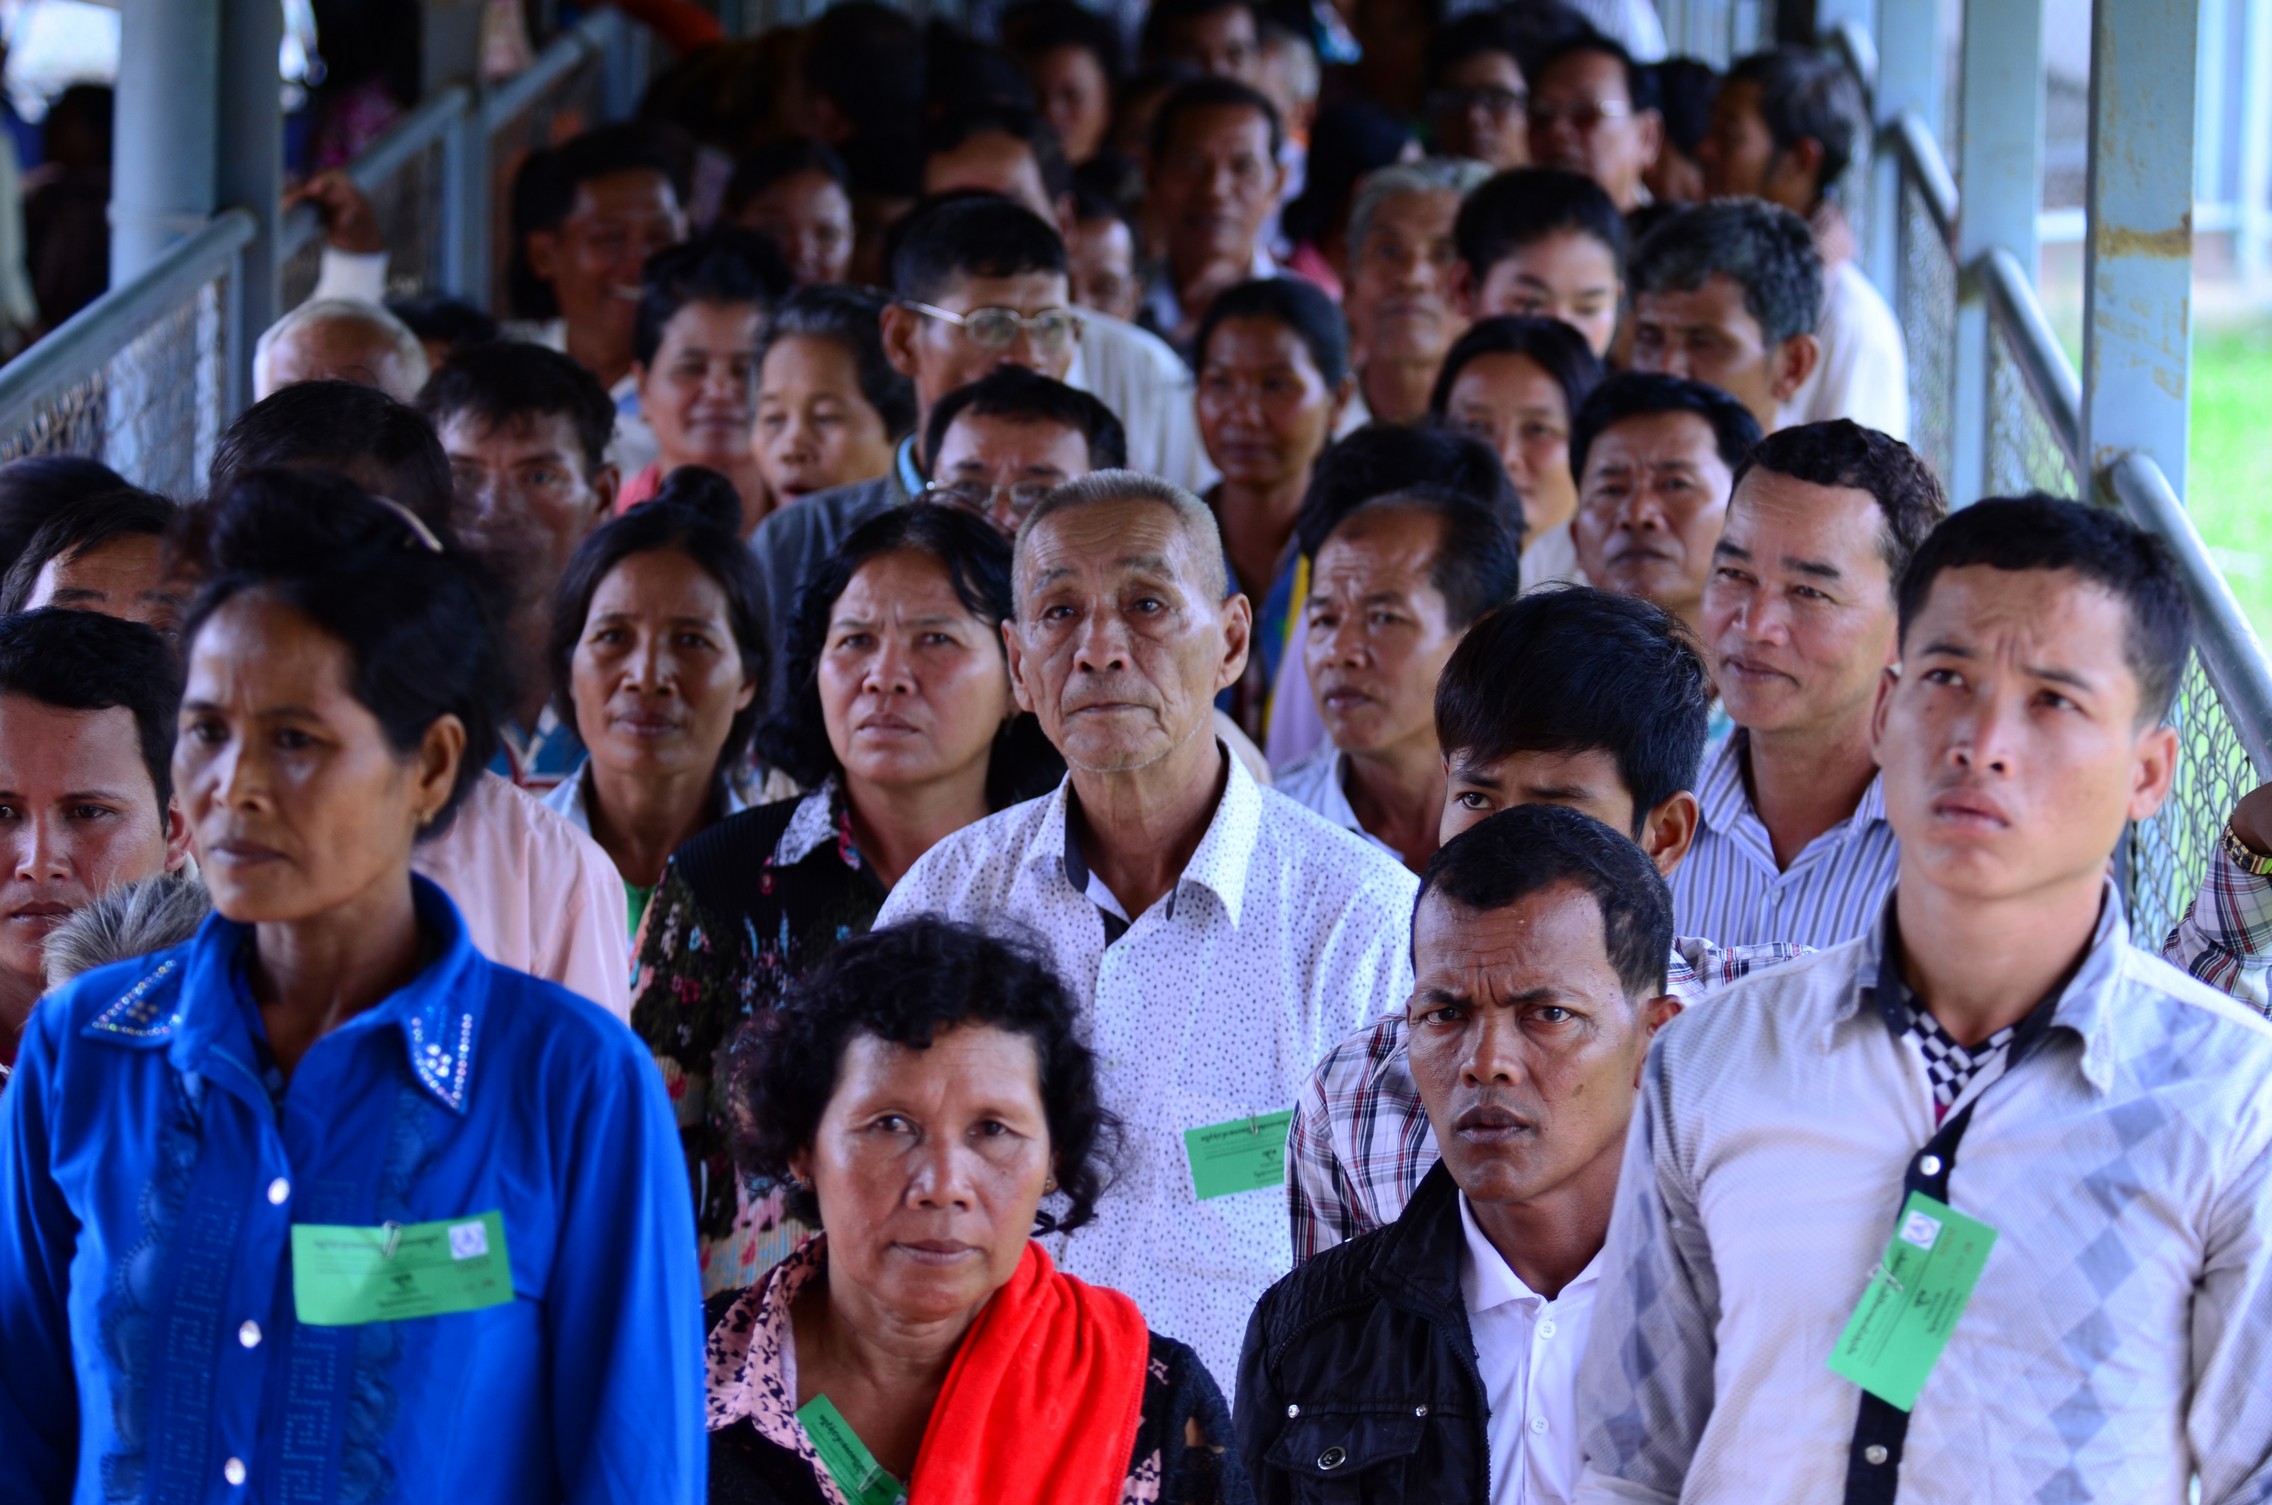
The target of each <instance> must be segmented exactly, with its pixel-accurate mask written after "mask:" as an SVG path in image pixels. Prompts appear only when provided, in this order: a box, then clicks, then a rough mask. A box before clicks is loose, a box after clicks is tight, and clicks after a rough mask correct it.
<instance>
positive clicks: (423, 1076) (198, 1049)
mask: <svg viewBox="0 0 2272 1505" xmlns="http://www.w3.org/2000/svg"><path fill="white" fill-rule="evenodd" d="M410 884H411V898H412V902H413V904H414V905H415V906H416V908H417V912H418V921H419V925H420V927H421V928H422V929H430V930H432V931H433V932H434V933H435V934H437V935H438V936H439V937H440V938H441V942H442V950H441V954H440V955H439V956H437V957H436V958H435V959H434V960H433V961H432V962H431V963H429V964H428V965H427V967H426V968H425V970H424V971H422V972H420V973H419V974H418V975H417V976H416V977H414V978H412V979H411V981H410V983H409V984H408V985H407V986H405V987H403V988H401V989H399V990H398V991H396V992H394V993H392V994H390V995H388V996H387V997H386V998H384V999H382V1000H380V1002H379V1003H378V1004H377V1006H375V1007H373V1008H370V1009H367V1010H365V1011H364V1012H363V1013H361V1014H358V1015H356V1016H355V1017H354V1018H353V1019H350V1020H348V1021H347V1022H346V1023H345V1024H342V1025H340V1026H339V1029H340V1030H343V1031H344V1030H353V1029H399V1030H400V1031H401V1032H402V1039H403V1047H404V1050H405V1053H406V1057H407V1064H408V1065H409V1067H410V1074H411V1076H412V1077H414V1078H415V1079H416V1080H417V1082H418V1085H419V1086H420V1087H422V1088H424V1089H425V1090H426V1092H427V1094H428V1095H429V1096H431V1097H432V1098H434V1099H435V1100H436V1101H437V1102H439V1103H441V1104H442V1106H444V1107H445V1108H449V1109H451V1110H452V1111H454V1112H458V1113H463V1112H464V1111H465V1104H466V1097H467V1093H468V1091H469V1089H470V1086H471V1084H472V1076H473V1054H474V1050H475V1046H476V1044H477V1041H478V1038H479V1035H480V1029H481V1016H482V1011H483V1008H484V1006H485V1003H486V1000H487V995H488V988H487V987H486V986H485V985H484V983H483V981H482V980H481V979H480V978H479V977H478V976H476V975H475V974H476V972H477V971H478V969H479V968H480V967H481V965H482V960H481V955H480V953H479V952H477V951H475V950H474V949H473V942H472V941H471V940H470V939H469V938H468V937H467V935H466V929H465V922H464V921H463V920H462V919H460V918H459V916H458V910H457V906H456V905H455V904H452V903H451V902H450V898H449V896H448V895H447V894H445V893H443V892H442V890H441V889H439V888H437V887H436V886H435V885H434V884H432V883H431V882H429V881H427V880H426V879H425V878H423V877H420V876H418V875H417V874H412V875H411V880H410ZM251 936H252V927H251V926H249V925H240V924H238V923H237V922H236V921H234V920H231V919H228V918H226V917H225V916H223V915H222V914H221V913H220V912H219V911H215V912H214V913H213V914H212V915H210V916H208V917H207V918H206V920H205V923H204V924H203V925H201V926H199V927H198V931H197V934H196V935H195V936H193V937H192V938H191V939H190V940H189V942H188V943H187V944H186V945H185V946H183V947H181V948H179V949H178V950H175V951H172V952H169V953H167V954H166V956H165V958H164V959H163V960H162V961H160V962H159V964H158V965H157V966H156V967H154V968H153V969H152V970H151V971H150V972H149V973H147V974H145V975H144V976H143V977H142V978H141V979H140V980H139V981H137V982H136V983H135V984H134V985H133V986H132V987H131V988H128V989H127V990H126V991H125V992H124V993H123V994H121V995H120V996H119V997H118V998H117V999H116V1000H115V1001H114V1002H112V1003H111V1004H110V1005H109V1007H107V1008H105V1009H103V1010H102V1011H101V1012H99V1013H97V1014H96V1015H95V1017H94V1018H92V1019H90V1020H89V1021H87V1024H86V1027H85V1028H84V1029H83V1030H82V1031H81V1033H82V1034H84V1035H85V1036H87V1037H88V1038H90V1039H98V1040H104V1041H107V1042H109V1043H111V1044H114V1045H123V1046H128V1047H133V1048H142V1049H151V1048H156V1047H158V1046H164V1047H165V1048H166V1051H167V1058H168V1060H169V1061H170V1062H171V1063H172V1065H173V1067H174V1069H175V1070H177V1071H179V1072H181V1073H182V1074H183V1075H185V1076H194V1075H201V1074H203V1068H204V1065H205V1059H206V1057H207V1055H208V1054H209V1053H210V1052H211V1051H212V1049H213V1047H214V1046H215V1045H216V1044H221V1043H226V1042H227V1040H228V1039H229V1038H230V1036H231V1035H232V1034H233V1033H234V1034H241V1033H242V1032H243V1029H244V1024H243V1021H242V1019H241V1018H240V1017H239V1014H238V1006H237V998H236V993H237V989H238V988H239V987H240V986H241V985H242V983H241V974H240V970H239V967H238V956H239V953H240V951H241V948H242V947H243V946H244V945H245V944H246V943H247V942H248V941H249V940H250V939H251ZM177 979H178V981H177ZM169 1002H170V1004H171V1007H170V1008H169V1007H167V1005H168V1003H169ZM247 1064H248V1065H249V1059H248V1061H247Z"/></svg>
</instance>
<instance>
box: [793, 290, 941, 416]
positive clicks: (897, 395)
mask: <svg viewBox="0 0 2272 1505" xmlns="http://www.w3.org/2000/svg"><path fill="white" fill-rule="evenodd" d="M883 309H884V298H883V296H882V295H881V294H879V293H877V292H876V291H875V290H874V289H872V288H864V287H846V286H843V285H840V284H829V283H823V284H821V285H819V286H817V287H800V288H798V289H797V290H796V291H795V292H793V293H791V294H789V296H788V297H786V298H783V299H782V300H781V301H780V302H779V303H777V304H775V305H774V307H773V312H772V313H771V314H769V315H768V316H767V317H766V320H765V328H764V329H763V330H761V331H759V333H758V336H757V364H758V366H759V368H760V369H761V370H762V368H763V367H764V365H765V357H766V354H767V352H769V351H770V350H772V348H773V347H774V345H775V344H777V343H779V342H780V341H782V340H789V339H805V340H831V341H834V342H835V343H836V344H838V345H840V346H842V347H843V348H844V350H845V351H846V352H847V353H848V354H850V355H851V357H852V365H853V369H854V370H855V371H857V372H858V374H859V379H860V395H861V396H862V397H863V398H865V399H866V400H867V403H868V406H869V407H871V408H874V409H875V410H876V416H877V417H878V418H881V419H882V420H883V423H884V432H885V433H887V434H889V435H890V436H891V437H892V438H893V439H895V440H896V439H902V438H905V437H906V436H907V434H908V432H909V431H910V430H912V429H913V428H914V427H915V383H914V382H913V381H911V380H909V379H908V378H907V377H906V376H904V375H902V374H901V373H900V371H899V369H898V368H897V367H895V366H893V365H892V363H891V360H890V358H889V357H887V356H886V355H885V354H884V338H883V329H882V327H881V325H880V324H879V323H878V316H879V315H880V314H882V312H883Z"/></svg>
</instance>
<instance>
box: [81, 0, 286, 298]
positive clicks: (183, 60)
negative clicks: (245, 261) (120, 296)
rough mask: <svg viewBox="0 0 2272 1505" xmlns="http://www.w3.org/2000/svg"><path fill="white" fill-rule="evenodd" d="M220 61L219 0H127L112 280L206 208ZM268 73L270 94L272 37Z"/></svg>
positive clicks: (216, 155)
mask: <svg viewBox="0 0 2272 1505" xmlns="http://www.w3.org/2000/svg"><path fill="white" fill-rule="evenodd" d="M275 8H276V7H275V4H274V0H270V9H272V10H273V9H275ZM277 25H278V27H279V28H280V27H281V26H282V20H281V13H279V19H278V21H277ZM220 66H221V0H123V3H122V4H121V6H120V17H119V58H118V89H117V96H116V97H117V100H118V104H117V114H116V118H115V120H114V122H113V126H112V137H113V139H114V140H115V141H116V143H117V146H116V148H115V151H116V155H115V156H114V158H113V160H112V166H111V202H110V226H111V228H110V283H111V286H112V287H117V286H119V285H120V284H122V283H124V282H125V281H126V280H127V279H129V278H131V277H133V276H134V275H135V274H136V273H138V272H141V271H142V270H144V269H145V268H147V267H148V266H149V265H150V264H151V263H152V262H153V261H155V260H156V259H157V258H158V255H159V253H160V252H162V251H164V250H165V248H166V247H167V246H168V245H169V244H171V243H172V242H173V241H175V240H177V239H179V238H180V237H181V236H183V235H186V234H188V233H189V232H190V231H193V230H195V229H197V228H198V227H199V226H201V225H203V224H204V223H205V222H206V220H208V219H210V218H211V217H212V214H213V208H214V205H215V204H216V203H217V202H218V199H217V197H216V195H217V193H218V191H219V184H218V177H217V175H216V171H215V167H216V164H217V163H218V162H219V160H220V150H221V148H220V129H221V122H220V111H219V103H220V99H219V95H218V94H217V93H216V83H217V81H218V79H219V77H220ZM268 76H269V80H270V85H271V87H270V90H269V92H270V93H271V94H272V95H273V94H274V93H275V87H274V84H275V79H276V47H275V44H274V43H271V44H270V46H269V49H268Z"/></svg>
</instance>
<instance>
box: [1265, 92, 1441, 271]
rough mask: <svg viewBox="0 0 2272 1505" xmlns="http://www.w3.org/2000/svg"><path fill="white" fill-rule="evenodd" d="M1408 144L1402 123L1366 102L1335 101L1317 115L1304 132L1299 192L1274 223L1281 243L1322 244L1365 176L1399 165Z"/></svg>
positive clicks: (1408, 138)
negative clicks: (1306, 150) (1306, 142)
mask: <svg viewBox="0 0 2272 1505" xmlns="http://www.w3.org/2000/svg"><path fill="white" fill-rule="evenodd" d="M1412 142H1413V136H1412V132H1411V130H1410V129H1409V128H1407V127H1406V125H1405V124H1404V122H1403V121H1401V120H1399V119H1397V117H1395V116H1394V115H1391V114H1390V113H1389V112H1388V111H1386V110H1384V109H1382V108H1381V107H1380V106H1379V105H1376V104H1373V103H1371V102H1370V101H1367V100H1362V99H1348V100H1340V101H1337V102H1335V103H1333V104H1329V105H1326V106H1324V107H1323V108H1322V109H1320V110H1319V111H1318V114H1317V122H1316V124H1314V125H1312V126H1311V127H1310V151H1309V158H1308V160H1307V161H1306V162H1305V163H1304V164H1303V167H1302V191H1301V192H1300V193H1298V194H1296V195H1295V196H1294V197H1293V199H1292V200H1291V201H1289V202H1288V203H1287V205H1286V210H1285V213H1284V214H1283V215H1282V216H1281V217H1280V220H1279V224H1280V226H1281V227H1282V228H1283V229H1284V231H1285V233H1286V236H1287V238H1288V239H1290V240H1292V241H1294V242H1296V243H1297V244H1298V243H1301V242H1304V241H1307V242H1309V243H1311V244H1313V245H1314V244H1316V243H1318V242H1320V241H1323V240H1324V239H1325V238H1326V237H1327V236H1328V235H1330V234H1331V233H1332V232H1333V230H1334V228H1335V227H1336V226H1337V225H1338V224H1339V223H1340V222H1341V220H1342V218H1343V217H1344V216H1346V215H1347V214H1348V212H1349V206H1350V203H1351V201H1352V200H1353V199H1355V197H1356V194H1357V185H1358V183H1360V182H1361V181H1363V180H1364V177H1365V175H1366V174H1367V173H1369V172H1372V171H1373V170H1374V169H1376V168H1381V167H1386V166H1388V165H1389V164H1390V163H1392V162H1396V161H1399V160H1401V159H1402V157H1403V155H1404V151H1405V149H1406V148H1407V147H1409V146H1411V145H1412Z"/></svg>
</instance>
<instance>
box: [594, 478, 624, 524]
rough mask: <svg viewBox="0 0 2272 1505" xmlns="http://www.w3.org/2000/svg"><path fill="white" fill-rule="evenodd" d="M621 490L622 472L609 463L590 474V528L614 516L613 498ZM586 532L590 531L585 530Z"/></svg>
mask: <svg viewBox="0 0 2272 1505" xmlns="http://www.w3.org/2000/svg"><path fill="white" fill-rule="evenodd" d="M622 489H623V471H622V469H621V468H620V467H618V466H616V465H615V464H614V463H612V462H610V463H608V464H606V465H602V466H601V467H600V468H599V469H597V470H595V471H593V472H592V522H591V526H592V528H597V527H598V526H599V525H600V524H601V523H604V522H606V521H607V520H608V519H609V518H610V517H613V516H614V515H615V496H616V493H617V492H619V491H621V490H622ZM586 531H587V532H589V531H590V529H587V530H586Z"/></svg>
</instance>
